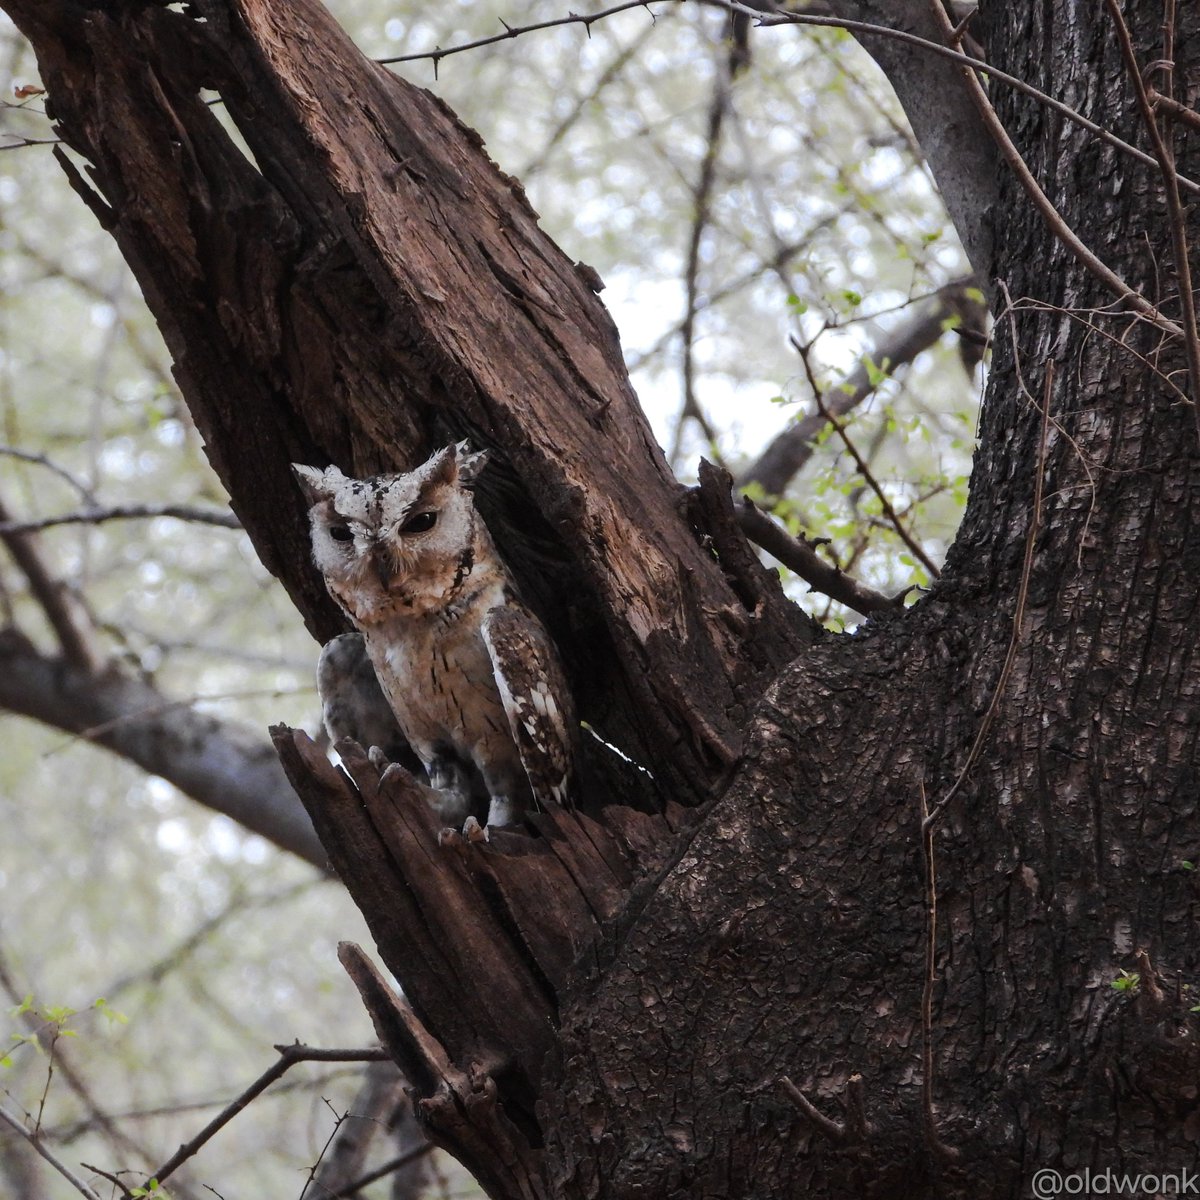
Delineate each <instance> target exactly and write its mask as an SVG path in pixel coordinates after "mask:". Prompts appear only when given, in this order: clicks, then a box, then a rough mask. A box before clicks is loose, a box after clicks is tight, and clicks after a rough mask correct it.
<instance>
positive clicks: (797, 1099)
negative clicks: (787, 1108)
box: [779, 1075, 846, 1142]
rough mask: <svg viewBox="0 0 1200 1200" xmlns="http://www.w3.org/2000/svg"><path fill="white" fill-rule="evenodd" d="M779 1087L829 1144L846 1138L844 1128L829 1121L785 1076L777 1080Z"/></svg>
mask: <svg viewBox="0 0 1200 1200" xmlns="http://www.w3.org/2000/svg"><path fill="white" fill-rule="evenodd" d="M779 1085H780V1087H782V1088H783V1090H784V1092H786V1093H787V1097H788V1099H789V1100H790V1101H791V1102H792V1103H793V1104H794V1105H795V1106H796V1107H797V1108H798V1109H799V1110H800V1111H801V1112H802V1113H803V1114H804V1115H805V1116H806V1117H807V1118H808V1120H809V1121H810V1122H812V1124H813V1125H815V1126H816V1127H817V1128H818V1129H819V1130H820V1131H821V1132H822V1133H823V1134H824V1135H825V1136H826V1137H827V1138H828V1139H829V1140H830V1141H831V1142H842V1141H845V1138H846V1130H845V1127H844V1126H842V1125H839V1124H838V1123H837V1122H836V1121H831V1120H830V1119H829V1118H828V1117H827V1116H826V1115H825V1114H824V1113H823V1112H821V1111H820V1110H819V1109H818V1108H817V1107H816V1105H814V1104H813V1102H812V1101H811V1100H809V1098H808V1097H807V1096H806V1095H805V1094H804V1093H803V1092H802V1091H801V1090H800V1089H799V1088H798V1087H797V1086H796V1085H795V1084H794V1083H793V1082H792V1081H791V1080H790V1079H789V1078H788V1077H787V1076H786V1075H784V1076H783V1077H782V1078H781V1079H780V1080H779Z"/></svg>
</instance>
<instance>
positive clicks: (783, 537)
mask: <svg viewBox="0 0 1200 1200" xmlns="http://www.w3.org/2000/svg"><path fill="white" fill-rule="evenodd" d="M736 511H737V517H738V524H739V525H740V526H741V529H742V532H743V533H744V534H745V535H746V536H747V537H748V538H749V539H750V540H751V541H752V542H753V543H754V544H755V545H756V546H761V547H762V548H763V549H764V550H765V551H766V552H767V553H768V554H770V555H772V556H773V557H774V558H777V559H778V560H779V561H780V562H781V563H783V565H784V566H785V567H790V568H791V569H792V570H793V571H795V572H796V574H797V575H799V576H800V578H801V579H803V580H804V582H805V583H807V584H808V585H809V586H810V587H812V588H813V589H814V590H815V591H818V592H821V593H823V594H824V595H826V596H828V597H829V598H830V599H832V600H836V601H837V602H838V603H839V604H844V605H846V607H847V608H852V609H854V611H855V612H858V613H862V615H863V616H864V617H865V616H870V614H871V613H877V612H891V611H892V610H893V609H897V608H903V607H904V597H905V596H907V595H908V591H909V589H908V588H905V590H904V591H903V592H901V593H900V595H898V596H891V597H888V596H885V595H884V594H883V593H882V592H877V591H875V590H874V589H873V588H869V587H867V586H866V584H864V583H860V582H859V581H858V580H857V579H854V578H853V577H852V576H850V575H847V574H846V573H845V572H844V571H842V570H840V569H839V568H838V567H835V566H833V565H832V564H831V563H827V562H826V561H825V560H824V559H823V558H821V556H820V555H819V554H818V553H817V552H816V550H815V549H814V548H813V547H812V546H810V545H809V544H808V543H807V542H806V541H804V540H802V539H801V538H797V537H793V536H792V535H791V534H790V533H788V531H787V530H786V529H784V528H783V526H781V525H779V524H777V523H776V522H775V521H774V520H773V519H772V518H771V517H770V516H769V515H768V514H767V513H765V512H763V511H762V509H760V508H759V507H758V506H757V505H756V504H755V503H754V501H753V500H751V499H750V497H749V496H743V497H742V502H741V504H739V505H737V508H736Z"/></svg>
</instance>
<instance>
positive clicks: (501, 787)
mask: <svg viewBox="0 0 1200 1200" xmlns="http://www.w3.org/2000/svg"><path fill="white" fill-rule="evenodd" d="M484 457H485V456H484V454H483V453H479V454H471V453H469V452H468V451H467V448H466V443H459V444H458V445H456V446H448V447H446V449H444V450H441V451H439V452H438V453H437V454H435V455H434V456H433V457H432V458H430V459H429V460H428V461H427V462H425V463H423V464H422V465H421V466H419V467H418V468H417V469H416V470H414V471H409V472H407V473H404V474H397V475H379V476H376V477H374V478H372V479H363V480H357V479H350V478H348V477H347V476H345V475H343V474H342V472H341V471H339V470H338V469H337V468H336V467H329V468H328V469H326V470H324V471H321V470H318V469H317V468H315V467H304V466H299V465H297V466H295V467H294V470H295V472H296V475H297V477H298V478H299V480H300V482H301V485H302V487H303V488H304V491H305V494H306V496H307V497H308V500H309V503H310V505H311V508H310V510H309V521H310V525H311V530H312V547H313V560H314V561H315V562H316V565H317V567H318V568H319V569H320V571H321V574H322V575H323V576H324V578H325V584H326V587H328V589H329V593H330V595H331V596H333V598H334V599H335V600H336V601H337V603H338V604H339V605H340V606H341V608H342V609H343V611H344V612H345V613H346V614H347V616H349V618H350V619H351V620H352V621H353V622H354V624H355V626H356V627H357V629H358V630H359V632H360V633H361V634H362V638H363V644H364V646H365V648H366V652H367V654H368V655H369V657H370V660H371V664H372V665H373V666H374V669H375V674H376V676H377V677H378V679H379V683H380V685H381V687H382V689H383V694H384V695H385V696H386V698H387V701H388V703H389V705H390V706H391V709H392V711H393V712H394V713H395V716H396V720H397V722H398V723H399V726H400V728H401V730H402V731H403V733H404V736H405V737H406V738H407V740H408V742H409V744H410V745H411V746H412V748H413V750H414V751H415V752H416V754H417V756H418V758H419V759H420V760H421V762H422V763H423V764H424V766H425V770H426V772H427V774H428V775H429V782H430V784H431V785H432V786H433V787H434V788H436V789H437V790H438V791H439V792H440V793H441V795H442V798H443V802H442V805H441V815H442V816H443V818H444V819H445V820H447V821H453V822H456V823H458V822H461V821H463V820H464V819H465V818H466V817H468V816H471V815H474V816H476V817H485V816H486V820H487V822H488V824H490V825H507V824H511V823H512V821H513V820H515V819H516V818H517V817H519V815H520V814H521V813H522V812H524V811H526V810H527V809H528V808H530V807H531V806H533V805H538V804H545V803H547V802H550V801H556V802H559V803H561V802H563V801H564V800H565V799H567V797H568V795H569V791H570V785H571V769H572V762H573V747H574V741H575V737H576V731H577V725H576V722H575V716H574V711H573V706H572V704H571V697H570V693H569V691H568V689H567V686H566V681H565V679H564V677H563V673H562V668H561V666H560V665H559V662H558V655H557V653H556V652H555V649H554V646H553V644H552V643H551V641H550V638H549V635H548V634H547V633H546V631H545V629H544V628H543V627H542V625H541V623H540V622H539V621H538V620H537V618H536V617H535V616H534V615H533V614H532V613H531V612H529V610H528V609H526V608H525V606H524V605H523V604H522V603H521V601H520V599H519V598H518V596H517V593H516V589H515V587H514V586H513V583H512V580H511V578H510V577H509V575H508V572H507V571H506V570H505V567H504V564H503V563H502V562H501V561H500V558H499V556H498V555H497V553H496V548H495V546H494V545H493V543H492V539H491V535H490V534H489V533H488V530H487V527H486V526H485V525H484V523H483V521H482V519H481V518H480V517H479V514H478V512H477V510H476V508H475V504H474V500H473V497H472V495H471V492H470V490H469V487H470V484H471V483H472V482H473V480H474V479H475V477H476V476H477V475H478V473H479V471H480V470H481V469H482V466H483V462H484ZM324 694H325V693H324V692H322V695H323V696H324Z"/></svg>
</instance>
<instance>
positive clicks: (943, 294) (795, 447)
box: [738, 279, 986, 496]
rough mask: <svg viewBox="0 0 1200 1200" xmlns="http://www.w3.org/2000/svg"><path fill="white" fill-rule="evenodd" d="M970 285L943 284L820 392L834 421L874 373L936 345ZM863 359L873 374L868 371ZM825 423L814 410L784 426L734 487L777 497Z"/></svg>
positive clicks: (854, 403)
mask: <svg viewBox="0 0 1200 1200" xmlns="http://www.w3.org/2000/svg"><path fill="white" fill-rule="evenodd" d="M970 282H971V281H970V280H969V279H958V280H955V281H954V282H953V283H949V284H947V285H946V286H945V287H943V288H941V289H940V290H939V291H938V292H937V293H936V294H935V296H934V303H933V304H931V305H929V306H928V307H925V308H923V309H922V310H921V311H920V312H918V313H917V314H916V315H914V316H913V317H912V319H911V320H909V321H907V322H905V323H904V324H903V325H901V326H900V327H899V328H898V329H896V330H895V331H894V332H892V333H889V334H887V335H886V336H884V337H883V338H882V339H881V340H880V341H879V342H878V343H876V345H874V346H873V347H872V348H871V350H870V352H869V353H868V354H864V355H863V357H862V358H861V359H860V361H859V364H858V366H856V367H855V368H854V370H853V371H852V372H851V373H850V375H849V377H848V378H847V379H846V381H845V383H844V384H841V385H839V386H838V387H836V388H830V389H829V390H828V391H827V392H826V394H825V398H824V404H825V407H826V408H827V409H828V410H829V411H830V412H831V413H834V414H835V415H836V416H839V417H842V416H845V415H846V414H847V413H849V412H852V411H853V410H854V409H855V408H857V407H858V406H859V405H860V404H862V403H863V401H864V400H866V399H867V397H868V396H870V395H872V394H873V393H874V391H875V390H876V388H877V386H878V383H879V381H880V371H885V372H887V374H888V377H889V378H890V377H891V375H892V373H893V372H894V371H895V370H896V369H897V368H898V367H901V366H905V365H907V364H909V363H911V362H912V361H913V359H915V358H916V357H917V355H918V354H920V353H921V352H922V351H923V350H927V349H928V348H929V347H930V346H932V345H934V344H935V343H936V342H938V341H939V340H940V339H941V338H942V336H943V335H944V334H945V332H946V329H945V325H946V318H947V317H948V316H950V315H953V314H954V313H956V312H958V313H961V312H962V311H963V310H964V309H965V308H966V307H967V306H968V305H969V304H970V301H969V300H968V299H967V297H966V294H965V293H966V290H967V288H968V287H969V286H970ZM975 307H976V308H978V309H979V310H981V311H980V316H981V317H984V316H985V315H986V306H985V305H983V304H982V303H980V304H979V305H977V306H975ZM868 361H870V362H871V363H872V364H874V365H875V366H877V367H878V368H879V370H877V371H874V372H873V371H871V370H869V369H868V367H867V363H868ZM827 423H828V422H827V421H826V420H825V418H824V417H823V416H822V415H821V414H820V412H815V413H811V414H809V415H808V416H806V417H803V418H802V419H800V420H798V421H793V422H791V423H789V425H788V426H787V428H786V429H784V430H782V431H781V432H780V433H779V434H777V435H776V436H775V437H774V438H773V439H772V440H771V441H770V442H769V443H768V445H767V447H766V448H765V449H764V450H763V452H762V453H761V454H760V455H759V456H758V458H757V459H756V460H755V461H754V462H753V463H752V464H751V465H750V466H749V467H747V468H746V470H745V471H744V472H743V473H742V475H741V478H740V479H739V480H738V486H739V487H748V486H749V485H750V484H751V483H757V484H759V485H761V487H762V488H763V490H764V491H765V492H766V493H767V494H768V495H771V496H779V495H782V494H783V492H784V491H785V490H786V489H787V486H788V484H789V483H790V482H791V480H792V479H793V478H794V477H795V476H796V475H797V474H798V473H799V472H800V471H801V469H802V468H803V467H804V465H805V463H807V462H808V460H809V458H810V457H811V456H812V451H813V445H814V443H815V442H816V440H817V438H818V437H819V436H820V434H821V431H822V430H823V429H824V428H825V427H826V425H827Z"/></svg>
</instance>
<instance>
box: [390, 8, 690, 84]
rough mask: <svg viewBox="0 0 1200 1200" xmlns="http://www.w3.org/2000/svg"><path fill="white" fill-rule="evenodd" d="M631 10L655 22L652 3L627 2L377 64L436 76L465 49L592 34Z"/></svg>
mask: <svg viewBox="0 0 1200 1200" xmlns="http://www.w3.org/2000/svg"><path fill="white" fill-rule="evenodd" d="M674 2H675V3H680V2H681V0H674ZM631 8H644V9H645V10H646V12H647V13H649V14H650V18H651V20H653V19H654V11H653V10H652V9H651V8H650V4H649V3H648V0H625V3H623V4H614V5H613V6H612V7H611V8H606V9H602V10H601V11H600V12H596V13H568V14H567V16H565V17H555V18H554V19H553V20H550V21H537V22H535V23H534V24H532V25H505V24H504V22H503V21H501V22H500V24H501V25H504V32H503V33H496V34H493V35H492V36H491V37H485V38H477V39H476V40H475V41H473V42H462V43H460V44H459V45H457V46H449V47H447V48H446V49H445V50H443V49H442V48H441V47H440V46H438V47H436V48H435V49H433V50H429V51H426V52H425V53H424V54H400V55H397V56H396V57H394V58H377V59H376V60H375V61H376V62H377V63H380V64H381V65H383V66H385V67H387V66H391V65H392V64H393V63H405V62H421V61H423V60H425V59H429V60H430V61H432V63H433V69H434V72H435V73H436V71H437V67H438V63H440V62H441V61H442V59H443V58H449V57H450V55H452V54H462V53H463V51H465V50H478V49H479V48H480V47H481V46H492V45H495V44H496V43H497V42H508V41H511V40H512V39H513V38H519V37H522V36H523V35H524V34H527V33H534V32H536V31H537V30H540V29H555V28H557V27H558V26H560V25H582V26H584V28H586V29H587V31H588V32H589V33H590V32H591V29H592V26H593V25H594V24H595V23H596V22H597V21H603V20H604V18H605V17H611V16H614V15H615V14H617V13H622V12H627V11H628V10H629V9H631Z"/></svg>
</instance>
